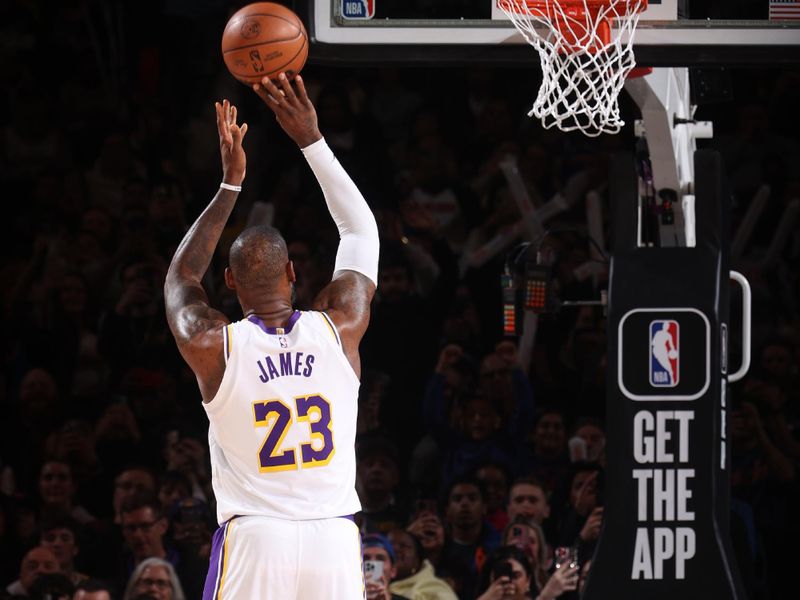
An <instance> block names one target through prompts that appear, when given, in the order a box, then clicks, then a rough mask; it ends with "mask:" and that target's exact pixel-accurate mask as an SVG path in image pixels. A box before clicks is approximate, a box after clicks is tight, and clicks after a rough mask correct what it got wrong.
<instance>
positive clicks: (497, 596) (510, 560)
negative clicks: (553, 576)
mask: <svg viewBox="0 0 800 600" xmlns="http://www.w3.org/2000/svg"><path fill="white" fill-rule="evenodd" d="M484 573H485V575H484V576H483V580H484V584H483V585H482V586H481V589H483V590H484V592H483V593H482V594H481V595H480V596H478V598H477V600H528V599H530V598H532V596H531V585H532V583H533V570H532V567H531V561H530V559H529V558H528V555H527V554H526V553H525V552H524V551H522V550H520V549H519V548H517V547H515V546H502V547H500V548H498V549H497V550H495V551H494V552H492V554H490V555H489V558H488V560H487V561H486V565H485V568H484Z"/></svg>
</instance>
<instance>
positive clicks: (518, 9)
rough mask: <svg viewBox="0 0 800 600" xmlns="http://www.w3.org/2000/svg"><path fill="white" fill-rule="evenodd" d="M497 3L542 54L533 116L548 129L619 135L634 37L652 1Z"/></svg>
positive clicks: (510, 0)
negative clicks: (621, 103) (622, 93)
mask: <svg viewBox="0 0 800 600" xmlns="http://www.w3.org/2000/svg"><path fill="white" fill-rule="evenodd" d="M497 2H498V6H499V7H500V9H501V10H502V11H503V12H504V13H505V14H506V16H508V18H509V19H511V21H512V22H513V23H514V26H515V27H516V28H517V30H519V32H520V33H521V34H522V35H523V36H524V37H525V39H526V40H527V42H528V43H529V44H530V45H531V46H533V47H534V48H536V50H537V51H538V52H539V62H540V63H541V65H542V86H541V87H540V88H539V95H538V97H537V98H536V101H535V102H534V104H533V108H532V109H531V110H530V112H528V116H529V117H530V116H534V115H535V116H536V117H538V118H539V119H541V121H542V125H543V126H544V127H545V128H546V129H549V128H550V127H553V126H556V127H558V128H559V129H561V130H562V131H575V130H579V131H582V132H583V133H585V134H586V135H588V136H591V137H596V136H598V135H600V134H602V133H618V132H619V130H620V129H621V128H622V126H623V125H624V124H625V122H624V121H622V120H621V119H620V117H619V104H618V103H617V98H618V97H619V93H620V91H621V90H622V86H623V85H624V84H625V79H626V77H627V76H628V73H630V71H631V69H633V67H634V66H635V65H636V62H635V61H634V57H633V35H634V32H635V30H636V24H637V23H638V22H639V15H640V13H641V12H642V11H644V9H646V8H647V0H497ZM537 28H538V29H539V31H537V30H536V29H537Z"/></svg>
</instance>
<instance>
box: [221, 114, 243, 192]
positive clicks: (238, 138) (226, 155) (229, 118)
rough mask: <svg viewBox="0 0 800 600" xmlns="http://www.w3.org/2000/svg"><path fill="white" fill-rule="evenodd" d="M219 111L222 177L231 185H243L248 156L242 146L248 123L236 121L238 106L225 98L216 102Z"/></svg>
mask: <svg viewBox="0 0 800 600" xmlns="http://www.w3.org/2000/svg"><path fill="white" fill-rule="evenodd" d="M214 110H216V113H217V132H218V133H219V151H220V154H221V155H222V179H223V181H224V182H225V183H229V184H231V185H241V183H242V181H244V175H245V171H246V170H247V156H246V155H245V153H244V148H242V140H243V139H244V136H245V134H246V133H247V123H242V124H241V126H240V125H238V124H237V123H236V107H235V106H234V105H233V104H231V103H230V102H228V101H227V100H223V101H222V104H220V103H219V102H215V103H214Z"/></svg>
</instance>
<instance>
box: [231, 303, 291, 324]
mask: <svg viewBox="0 0 800 600" xmlns="http://www.w3.org/2000/svg"><path fill="white" fill-rule="evenodd" d="M242 310H243V311H244V317H245V318H248V317H250V316H255V317H258V319H259V320H260V321H261V322H262V323H264V325H266V326H267V327H283V326H284V325H286V323H287V322H288V321H289V318H290V317H291V316H292V315H293V314H294V307H293V306H292V303H291V302H290V301H289V300H286V299H282V300H274V301H271V302H260V303H259V304H258V305H256V306H252V307H244V306H243V307H242Z"/></svg>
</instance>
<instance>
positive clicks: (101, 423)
mask: <svg viewBox="0 0 800 600" xmlns="http://www.w3.org/2000/svg"><path fill="white" fill-rule="evenodd" d="M152 11H156V12H152ZM228 14H229V8H228V7H227V6H226V3H224V2H205V3H197V2H166V3H164V6H161V5H160V3H150V2H141V3H139V2H136V3H123V2H91V1H89V2H87V1H79V0H66V1H63V2H58V3H45V2H40V1H35V0H10V1H8V2H3V3H0V67H2V71H3V73H5V74H6V75H5V77H4V85H3V87H2V90H0V108H2V110H0V185H2V189H3V198H4V203H3V206H4V209H3V210H4V219H3V222H4V225H5V227H4V230H5V231H4V235H3V236H2V238H0V245H2V260H1V261H0V280H1V281H2V286H0V289H2V304H1V305H0V308H1V309H2V317H1V318H2V325H3V330H4V335H3V336H2V344H1V345H0V348H2V356H3V360H4V369H3V371H2V375H0V377H1V378H2V379H0V414H2V420H1V423H2V424H1V425H0V594H3V593H5V594H6V595H7V597H9V598H45V597H48V598H59V599H63V598H67V599H71V598H74V599H81V600H104V599H107V600H108V599H112V598H113V599H119V598H123V599H124V600H131V599H134V598H137V599H146V598H156V599H159V600H166V599H173V600H182V599H183V598H199V597H201V595H202V585H203V581H204V577H205V573H206V569H207V561H208V556H209V552H210V542H211V534H212V533H213V531H214V528H215V527H216V524H215V522H214V497H213V492H212V490H211V486H210V465H209V462H208V448H207V441H206V431H207V424H206V420H205V415H204V413H203V410H202V407H201V405H200V402H201V401H200V396H199V394H198V390H197V386H196V382H195V379H194V377H193V376H192V373H191V371H190V370H189V369H188V368H187V366H186V365H185V364H184V363H183V361H182V360H181V358H180V356H179V355H178V353H177V350H176V348H175V345H174V342H173V340H172V337H171V335H170V333H169V331H168V328H167V322H166V319H165V316H164V306H163V298H162V285H163V280H164V275H165V269H166V265H167V264H168V262H169V260H170V258H171V256H172V254H173V252H174V250H175V247H176V245H177V243H178V242H179V241H180V239H181V237H182V236H183V234H184V232H185V231H186V228H187V226H188V224H190V223H191V222H192V221H193V220H194V218H195V217H196V216H197V215H198V214H199V211H200V210H202V208H203V207H204V206H205V205H206V203H207V202H208V201H209V199H210V198H211V196H212V195H213V194H214V193H215V191H216V189H217V186H218V184H219V178H220V168H219V159H218V147H217V144H218V142H217V136H216V132H215V125H214V116H213V115H214V112H213V101H214V100H217V99H221V98H223V97H226V98H229V99H231V100H232V101H233V102H234V103H235V104H236V105H237V106H238V107H239V114H240V115H241V117H242V119H243V120H246V121H247V122H248V123H249V125H250V132H251V133H250V134H249V135H248V139H247V144H246V146H247V151H248V158H249V160H248V163H249V165H248V167H249V168H248V173H247V179H246V181H245V182H244V191H243V192H242V194H241V196H240V199H239V204H238V206H237V208H236V210H235V212H234V214H233V216H232V218H231V220H230V223H229V225H228V227H227V228H226V231H225V233H224V235H223V240H222V242H221V243H220V245H219V249H218V252H217V254H216V256H215V258H214V260H213V262H212V265H211V268H210V269H209V272H208V275H207V277H206V279H205V284H206V289H207V290H208V293H209V296H210V298H211V301H212V304H213V305H215V306H217V307H219V308H220V309H221V310H223V311H224V312H225V313H226V314H227V315H228V316H229V317H230V318H231V319H237V318H240V317H241V314H240V309H239V307H238V305H237V303H236V298H235V297H234V296H232V295H231V293H230V291H229V290H227V289H226V288H225V286H224V283H223V280H222V273H223V270H224V267H225V265H226V252H227V248H228V245H229V243H230V241H231V240H232V239H233V238H234V237H235V236H236V235H237V234H238V232H239V231H240V230H241V228H242V227H244V226H245V225H246V224H248V223H252V222H255V221H258V220H262V221H263V220H265V219H268V220H270V222H271V223H272V224H274V225H275V226H277V227H278V228H279V229H280V230H281V231H282V232H283V234H284V236H285V237H286V239H287V241H288V246H289V252H290V257H291V259H292V260H293V261H294V264H295V269H296V271H297V273H298V283H297V303H298V307H299V308H301V309H302V308H307V307H309V305H310V303H311V301H312V299H313V297H314V295H315V293H316V292H317V291H318V290H319V289H320V288H321V286H322V285H324V284H325V283H326V281H327V278H329V276H330V273H331V269H332V264H333V258H334V255H335V249H336V245H337V235H336V228H335V226H334V225H333V223H332V222H331V219H330V217H329V215H328V214H327V211H326V209H325V204H324V202H323V201H322V197H321V193H320V191H319V189H318V188H317V184H316V182H315V180H314V179H313V176H312V174H311V173H310V170H309V169H308V168H307V167H306V165H305V163H304V162H303V160H302V156H301V154H300V152H299V151H298V150H297V149H296V148H294V147H292V145H291V142H290V141H289V140H288V139H287V138H286V136H285V135H284V134H283V133H282V132H281V131H280V130H279V129H278V127H277V125H276V124H275V123H274V119H271V118H270V114H269V113H268V111H266V110H264V108H263V107H262V106H260V101H258V100H257V99H256V98H255V97H254V95H253V94H252V92H251V91H249V90H248V89H247V88H245V87H244V86H242V85H241V84H239V83H237V82H236V81H234V80H233V79H232V78H231V77H230V76H229V75H228V74H227V72H225V71H224V68H223V66H222V61H221V60H220V57H219V56H218V47H219V43H218V36H219V32H220V31H221V29H222V26H223V25H224V22H225V20H226V18H227V16H228ZM304 76H305V79H306V85H307V86H308V87H309V89H310V90H311V92H312V95H313V100H314V102H315V105H316V107H317V111H318V115H319V121H320V128H321V130H322V132H323V134H324V135H325V137H326V139H327V141H328V144H329V145H330V146H331V147H332V148H333V150H334V152H335V153H336V155H337V156H338V158H339V160H340V161H341V162H342V163H343V165H344V166H345V168H346V170H347V171H348V172H349V173H350V174H351V175H352V177H353V179H354V180H355V181H356V183H357V184H358V186H359V187H360V189H361V190H362V192H363V193H364V196H365V197H366V198H367V200H368V202H369V203H370V205H371V207H372V209H373V211H374V212H375V214H376V217H377V219H378V222H379V227H380V231H381V237H382V249H381V250H382V251H381V262H380V274H379V278H380V280H379V286H378V293H377V296H376V299H375V302H374V306H373V312H372V319H371V324H370V327H369V330H368V332H367V335H366V337H365V339H364V341H363V344H362V351H361V356H362V361H363V368H364V374H363V378H362V385H361V394H360V399H359V403H360V410H359V421H358V433H359V438H358V446H357V457H358V481H357V486H358V492H359V495H360V497H361V501H362V504H363V511H362V512H361V513H360V514H359V515H357V522H358V523H359V525H360V527H361V529H362V533H363V534H364V548H365V550H364V552H365V556H364V558H365V561H367V560H369V561H379V562H382V564H383V569H382V571H381V573H382V574H381V575H380V576H379V577H378V578H376V579H375V580H373V581H371V582H369V583H368V589H367V591H368V594H369V597H370V598H386V599H389V598H408V599H410V600H414V599H423V598H424V599H431V598H438V599H440V600H444V599H452V598H456V597H457V598H461V599H463V600H472V599H475V598H479V599H480V600H490V599H493V598H501V597H502V598H510V597H512V598H537V597H538V598H540V599H541V600H549V599H553V598H564V599H568V598H574V597H577V594H578V593H579V590H580V588H581V586H582V583H583V581H584V579H585V576H586V573H587V570H588V566H589V564H590V558H591V555H592V549H593V546H594V543H595V541H596V540H597V538H598V535H599V531H600V527H601V524H602V510H603V509H602V502H601V500H602V499H601V498H598V494H597V482H598V478H599V477H600V476H601V474H602V471H603V469H605V468H606V467H607V465H606V464H605V458H604V444H605V438H604V424H603V418H604V413H605V385H606V372H605V352H606V331H605V319H604V317H603V312H602V309H600V308H599V307H583V308H580V309H576V308H573V309H563V310H561V311H558V312H556V313H554V314H550V315H545V316H542V317H540V319H539V323H538V331H537V333H536V337H535V342H534V344H533V347H532V349H531V351H530V352H523V351H522V350H523V349H522V348H521V347H518V345H517V343H516V340H513V339H506V338H504V337H503V336H502V331H501V324H502V310H501V293H500V285H499V281H500V274H501V273H502V271H503V268H504V261H505V257H506V253H507V252H508V251H510V250H511V248H512V247H513V245H515V244H516V243H518V242H520V241H523V240H522V238H519V239H512V240H511V243H510V244H509V245H508V246H507V247H505V248H503V249H502V250H501V251H500V252H497V253H495V254H492V253H491V252H488V253H486V252H485V251H484V250H485V245H486V243H487V242H489V241H491V240H493V239H496V236H498V235H501V234H504V233H506V232H508V231H509V228H510V227H511V226H512V225H513V224H514V223H515V222H517V221H518V220H519V212H518V209H517V206H516V204H515V202H514V200H513V198H512V196H511V194H510V192H509V187H508V185H507V181H506V179H505V178H504V176H503V172H502V169H501V168H500V162H501V161H502V160H503V159H504V158H505V157H507V156H509V155H511V156H514V157H516V160H517V163H518V167H519V172H520V174H521V176H522V178H523V181H524V184H525V186H526V188H527V191H528V193H529V195H530V197H531V199H532V201H533V203H534V205H536V206H541V205H542V204H544V203H545V202H547V201H548V200H550V199H551V198H553V197H554V196H555V195H556V194H557V193H560V192H564V191H565V189H566V188H567V187H568V184H569V183H570V182H574V181H575V178H576V176H580V181H582V182H584V183H583V184H584V185H585V189H583V190H582V191H583V192H584V193H585V192H586V191H589V190H594V191H596V192H597V193H598V194H599V195H600V197H601V198H602V201H603V203H604V206H606V210H607V202H608V198H607V189H608V185H607V183H608V182H607V166H608V162H609V157H610V156H611V154H612V153H613V152H615V151H618V150H626V149H630V147H631V146H632V144H633V137H632V132H631V128H630V127H628V128H626V129H625V130H624V131H623V133H622V134H620V135H619V136H614V137H612V136H602V137H600V138H598V139H594V140H590V139H587V138H584V137H582V136H580V135H564V134H561V133H558V132H552V131H544V130H542V129H541V128H540V127H539V126H538V124H537V123H536V122H535V121H533V120H529V119H528V118H527V117H526V116H525V113H526V107H527V105H528V104H529V102H530V100H531V97H532V96H531V95H532V89H534V88H533V87H531V86H530V85H527V84H525V85H523V84H521V82H523V81H526V79H524V78H523V77H522V75H521V74H520V72H519V71H518V70H513V69H510V68H492V67H490V66H481V65H475V66H469V67H467V66H464V67H447V68H434V67H431V68H422V67H413V68H411V67H407V68H401V67H395V66H383V67H381V66H374V67H363V68H359V69H355V68H346V67H336V68H335V67H321V66H315V65H313V64H312V65H309V66H308V67H307V68H306V70H305V71H304ZM729 76H730V80H731V82H732V94H731V96H732V97H731V98H729V99H728V101H727V102H725V103H720V104H716V105H709V106H701V107H700V109H699V111H698V117H700V118H706V119H711V120H714V125H715V138H714V139H713V140H711V141H710V142H709V143H708V145H709V147H712V148H716V149H719V150H720V151H721V152H722V154H723V158H724V160H725V164H726V168H727V172H728V175H729V178H730V181H731V185H732V190H733V206H732V222H733V226H734V228H735V227H737V225H738V224H739V222H740V221H741V220H742V218H743V216H744V215H745V213H746V211H747V209H748V207H749V206H750V204H751V202H752V201H753V198H754V196H755V195H756V194H757V193H758V192H759V190H762V193H763V191H764V189H765V188H764V187H763V186H768V193H769V198H768V201H767V203H766V208H765V210H764V213H763V215H762V217H761V219H760V220H759V221H758V223H757V224H756V226H755V228H754V230H753V234H752V236H751V237H750V238H749V239H748V240H747V243H746V244H745V245H744V246H743V247H742V249H741V252H740V253H739V255H737V256H736V257H734V258H735V263H734V267H735V268H737V269H738V270H740V271H742V272H743V273H745V275H746V276H747V277H748V278H749V280H750V282H751V285H752V286H753V294H754V315H753V331H754V339H753V344H754V362H753V366H752V369H751V372H750V374H749V375H748V377H747V378H746V379H745V380H744V381H743V382H741V383H739V384H737V385H736V386H734V387H733V388H732V390H731V392H730V393H731V397H732V398H733V401H734V405H735V407H736V408H735V410H733V412H732V415H731V425H730V427H731V438H732V445H733V447H732V495H733V502H732V523H733V524H734V527H733V532H734V540H735V542H736V543H737V544H736V558H737V562H738V565H739V568H740V570H741V572H742V574H743V578H744V581H745V585H746V587H747V590H748V593H749V595H750V597H751V598H753V599H767V598H779V597H785V596H782V595H781V594H782V593H783V591H784V589H786V588H785V586H788V587H790V588H793V587H796V585H792V583H793V582H792V581H791V580H792V575H793V567H794V566H795V563H796V551H794V554H792V553H791V552H786V551H784V550H783V548H784V545H783V543H782V542H783V541H784V540H786V539H790V540H796V539H798V534H800V529H799V528H800V515H798V511H797V506H800V504H798V487H797V467H798V465H800V441H798V436H797V426H798V423H800V397H799V396H800V380H799V377H800V373H799V372H798V370H799V369H800V319H799V318H798V317H799V316H800V312H799V311H800V302H798V294H800V237H799V236H798V232H797V229H795V230H794V231H793V232H790V233H789V236H788V237H787V238H786V239H785V240H784V242H785V243H783V244H782V245H781V246H780V247H778V248H772V247H771V246H770V244H772V242H773V238H774V232H775V230H776V227H777V225H778V224H779V223H780V222H781V220H782V218H783V215H784V211H785V210H786V208H787V207H788V206H789V205H790V202H791V201H793V200H796V199H797V198H800V177H798V171H797V169H796V167H795V168H792V167H791V165H792V164H795V165H797V164H800V129H799V128H798V121H797V119H795V118H792V117H793V115H792V109H793V108H794V107H796V106H798V104H800V102H798V100H800V71H798V70H786V69H785V70H777V69H771V70H761V71H756V70H742V71H733V72H732V74H729ZM624 102H625V100H624V99H623V103H624ZM623 108H625V110H628V111H630V106H625V105H624V106H623ZM787 117H789V118H787ZM629 120H630V119H629ZM584 193H581V194H578V195H577V196H576V199H575V202H574V203H573V204H572V205H569V206H567V207H566V209H565V210H564V211H562V212H561V213H559V214H557V215H556V216H555V217H553V221H552V225H553V226H554V227H557V228H558V229H560V230H562V231H564V232H563V233H560V234H556V235H552V236H549V237H548V239H547V241H546V243H545V244H543V247H542V251H543V252H544V253H545V254H546V255H547V256H550V258H551V260H552V266H553V268H554V273H555V274H556V282H557V287H558V290H559V295H560V297H561V298H562V299H572V300H584V299H597V298H599V294H600V290H601V289H603V287H604V286H605V285H606V277H607V271H606V270H604V269H603V268H600V269H597V268H592V269H589V270H588V271H587V270H586V269H582V268H579V267H582V266H585V265H586V264H587V263H588V262H589V261H590V259H591V253H590V247H589V243H588V242H587V239H586V236H585V235H584V234H582V233H581V232H582V231H585V229H586V213H585V204H584V201H583V199H584ZM606 225H607V224H606ZM568 230H575V232H570V231H568ZM587 272H588V273H589V275H588V276H587V275H586V273H587ZM733 313H734V311H732V314H733ZM573 437H577V438H580V439H581V440H582V441H583V442H582V443H575V444H572V445H569V444H568V440H570V438H573ZM570 448H573V449H574V450H576V451H574V452H573V453H570V452H569V449H570ZM610 467H612V468H613V466H610ZM787 536H788V537H787ZM562 547H567V548H576V549H577V557H578V559H577V565H575V566H571V563H570V562H567V563H564V565H563V566H562V568H559V569H556V568H555V565H556V563H559V564H561V563H560V562H559V561H561V560H562V559H563V557H561V556H560V553H559V552H556V549H557V548H562ZM509 565H510V566H511V570H510V571H506V570H504V569H506V568H507V567H508V566H509ZM503 594H505V595H503Z"/></svg>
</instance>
